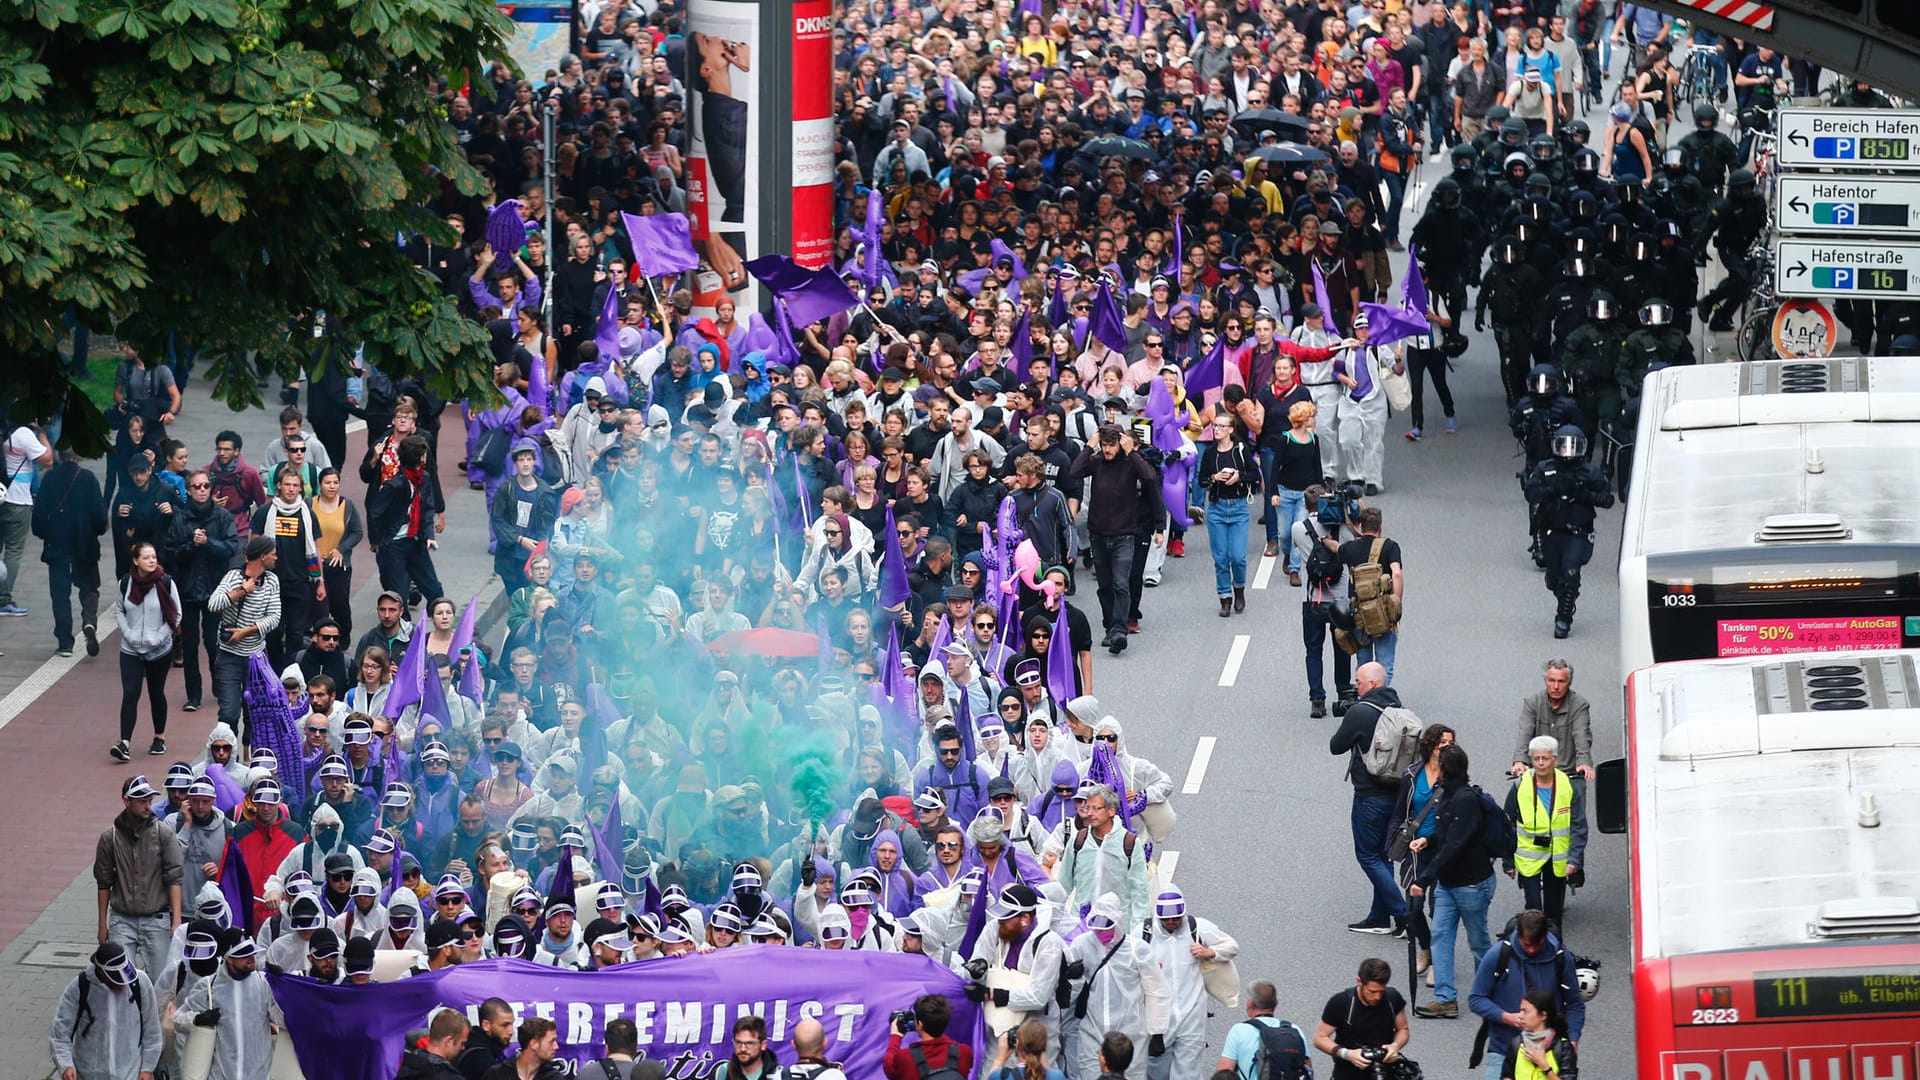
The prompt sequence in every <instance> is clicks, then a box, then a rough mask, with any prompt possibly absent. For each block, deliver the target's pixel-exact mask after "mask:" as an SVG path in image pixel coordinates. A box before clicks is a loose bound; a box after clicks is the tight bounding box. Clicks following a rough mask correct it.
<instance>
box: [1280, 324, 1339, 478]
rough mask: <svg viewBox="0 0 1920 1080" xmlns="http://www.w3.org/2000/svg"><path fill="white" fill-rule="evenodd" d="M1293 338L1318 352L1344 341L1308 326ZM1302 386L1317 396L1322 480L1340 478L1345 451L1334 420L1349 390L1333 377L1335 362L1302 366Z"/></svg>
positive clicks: (1315, 429)
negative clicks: (1338, 437)
mask: <svg viewBox="0 0 1920 1080" xmlns="http://www.w3.org/2000/svg"><path fill="white" fill-rule="evenodd" d="M1290 336H1291V337H1292V338H1293V340H1294V341H1296V342H1298V343H1300V344H1302V345H1305V346H1308V347H1309V348H1314V349H1324V348H1326V347H1327V346H1329V345H1334V344H1337V343H1338V342H1339V341H1340V339H1339V338H1337V337H1335V336H1334V335H1333V334H1330V333H1328V332H1327V331H1326V330H1324V329H1321V330H1314V329H1312V328H1310V327H1308V326H1307V325H1306V323H1304V322H1303V323H1301V324H1300V325H1299V326H1296V327H1294V328H1293V333H1292V334H1291V335H1290ZM1300 383H1301V385H1303V386H1305V387H1306V388H1307V393H1309V394H1312V395H1313V409H1314V413H1313V433H1314V434H1315V435H1316V436H1318V437H1319V439H1320V473H1321V475H1322V476H1339V475H1340V455H1341V453H1342V451H1341V448H1340V443H1339V440H1338V439H1336V438H1335V431H1334V416H1335V414H1336V412H1337V411H1338V410H1339V407H1340V406H1339V402H1340V399H1341V398H1343V397H1345V396H1346V392H1347V390H1346V387H1344V386H1341V385H1340V381H1339V380H1338V379H1335V378H1334V377H1333V361H1332V360H1322V361H1319V362H1317V363H1302V364H1301V365H1300Z"/></svg>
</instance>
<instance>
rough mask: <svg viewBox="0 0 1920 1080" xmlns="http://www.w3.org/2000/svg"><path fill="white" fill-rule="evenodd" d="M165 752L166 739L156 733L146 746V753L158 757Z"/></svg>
mask: <svg viewBox="0 0 1920 1080" xmlns="http://www.w3.org/2000/svg"><path fill="white" fill-rule="evenodd" d="M166 752H167V740H165V739H163V738H161V737H160V736H158V735H155V736H154V737H153V742H152V744H151V745H149V746H148V747H147V753H149V754H152V755H153V756H154V757H159V756H160V755H161V754H164V753H166Z"/></svg>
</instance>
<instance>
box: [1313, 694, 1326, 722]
mask: <svg viewBox="0 0 1920 1080" xmlns="http://www.w3.org/2000/svg"><path fill="white" fill-rule="evenodd" d="M1326 715H1327V699H1326V698H1314V699H1313V718H1314V719H1315V720H1322V719H1325V718H1326Z"/></svg>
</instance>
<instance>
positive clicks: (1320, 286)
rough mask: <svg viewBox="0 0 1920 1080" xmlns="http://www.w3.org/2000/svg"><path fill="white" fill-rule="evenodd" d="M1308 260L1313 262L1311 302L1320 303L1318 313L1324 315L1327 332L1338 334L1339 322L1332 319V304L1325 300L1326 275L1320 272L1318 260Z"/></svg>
mask: <svg viewBox="0 0 1920 1080" xmlns="http://www.w3.org/2000/svg"><path fill="white" fill-rule="evenodd" d="M1308 261H1309V262H1312V263H1313V302H1314V303H1316V304H1319V305H1320V314H1321V315H1323V316H1325V317H1326V326H1327V332H1328V333H1330V334H1334V335H1338V334H1339V333H1340V324H1339V323H1337V322H1335V321H1334V318H1333V305H1332V304H1331V303H1329V302H1328V301H1327V279H1326V275H1324V274H1322V273H1320V263H1319V262H1318V261H1316V260H1311V259H1310V260H1308Z"/></svg>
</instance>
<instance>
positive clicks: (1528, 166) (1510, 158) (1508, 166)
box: [1500, 150, 1533, 178]
mask: <svg viewBox="0 0 1920 1080" xmlns="http://www.w3.org/2000/svg"><path fill="white" fill-rule="evenodd" d="M1500 171H1502V172H1504V173H1506V174H1507V175H1508V176H1519V177H1522V178H1525V177H1528V176H1532V175H1533V159H1532V158H1529V157H1527V155H1525V154H1522V153H1520V152H1519V151H1517V150H1516V151H1514V152H1513V153H1511V154H1508V155H1507V156H1506V158H1505V160H1503V161H1501V162H1500Z"/></svg>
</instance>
